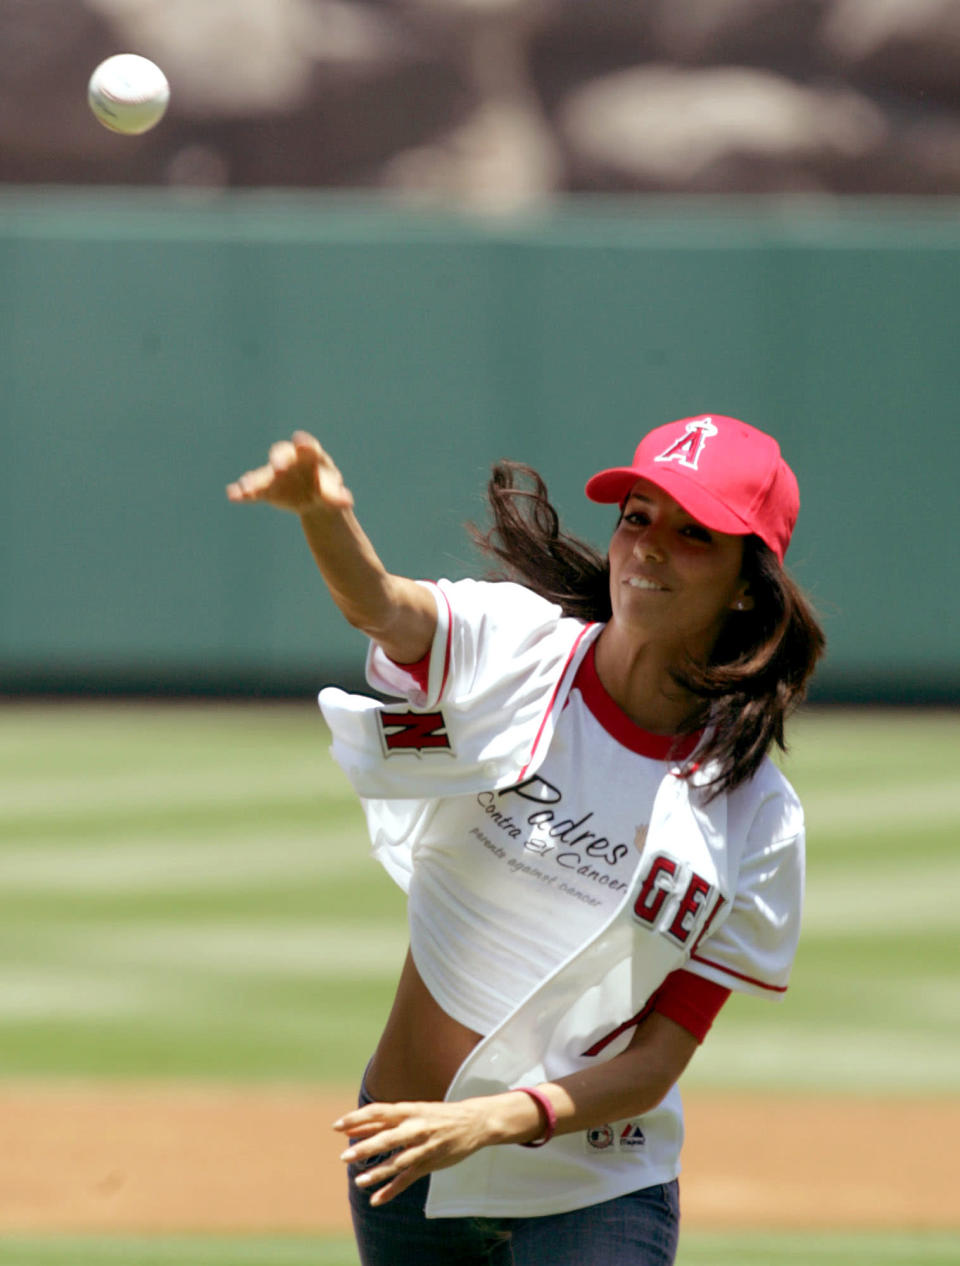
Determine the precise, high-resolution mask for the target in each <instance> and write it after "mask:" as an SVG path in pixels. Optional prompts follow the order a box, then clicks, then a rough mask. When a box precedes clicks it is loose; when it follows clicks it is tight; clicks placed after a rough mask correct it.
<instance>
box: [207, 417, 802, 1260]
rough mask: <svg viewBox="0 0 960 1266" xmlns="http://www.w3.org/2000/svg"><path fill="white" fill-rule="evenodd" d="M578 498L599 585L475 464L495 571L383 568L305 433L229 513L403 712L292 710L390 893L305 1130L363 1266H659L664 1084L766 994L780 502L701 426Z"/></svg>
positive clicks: (784, 650)
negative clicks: (315, 1124) (343, 797)
mask: <svg viewBox="0 0 960 1266" xmlns="http://www.w3.org/2000/svg"><path fill="white" fill-rule="evenodd" d="M518 472H520V473H523V474H524V476H525V477H526V478H527V479H529V480H532V488H524V487H517V486H516V483H515V476H516V475H517V473H518ZM586 491H587V495H588V496H589V497H590V498H591V499H592V500H594V501H597V502H600V503H609V504H615V505H618V506H619V508H620V516H619V520H618V522H617V526H616V528H615V530H614V533H613V537H612V539H611V542H610V548H609V555H608V558H607V559H604V558H602V557H600V556H599V555H598V554H596V552H595V551H593V550H591V549H590V548H589V547H587V546H585V545H584V544H582V543H581V542H578V541H576V540H574V539H573V538H570V537H568V536H565V535H563V534H562V533H561V532H560V531H559V528H558V522H557V516H556V514H555V513H554V511H553V509H552V507H551V506H550V504H549V502H548V501H547V498H546V490H545V488H544V486H543V484H542V481H540V480H539V477H538V476H536V475H535V473H534V472H531V471H528V470H526V468H518V467H515V466H512V465H509V464H506V463H504V464H501V465H499V466H497V467H495V468H494V476H493V479H492V480H491V487H490V495H491V504H492V510H493V515H494V527H493V529H492V530H491V532H490V533H489V534H488V535H487V536H485V537H481V536H480V535H479V534H477V533H475V535H476V536H477V539H478V540H479V541H480V543H481V544H483V545H485V547H486V548H487V549H488V550H489V551H490V552H492V553H493V554H495V555H496V556H497V557H498V558H499V559H500V560H501V562H502V563H503V564H504V565H505V567H506V575H507V577H508V578H507V579H504V580H501V581H498V582H487V583H482V582H475V581H472V580H463V581H459V582H456V583H451V582H449V581H439V582H438V583H436V584H429V583H425V582H417V581H413V580H410V579H406V578H404V577H399V576H395V575H391V574H390V573H388V572H387V571H386V569H385V568H384V566H383V564H382V563H381V562H380V560H379V558H378V556H377V554H376V553H375V551H374V550H373V548H372V546H371V545H370V542H369V541H368V539H367V538H366V536H365V535H364V533H363V532H362V530H361V528H360V526H359V524H358V522H357V520H356V518H355V517H354V514H353V509H352V506H353V499H352V497H351V494H350V492H349V491H348V489H347V488H346V486H345V484H344V482H343V479H342V477H341V475H340V473H339V471H338V470H337V469H336V467H335V466H334V464H333V462H332V461H331V459H330V458H329V456H328V455H327V454H326V453H325V452H324V451H323V450H322V449H321V447H320V445H319V444H318V443H317V441H316V440H315V439H313V437H312V436H309V435H307V434H305V433H303V432H298V433H297V434H296V435H294V437H293V440H292V442H289V443H281V444H278V445H275V446H274V447H273V448H272V449H271V452H270V461H269V464H268V465H266V466H264V467H261V468H260V469H258V470H255V471H251V472H250V473H248V474H247V475H244V476H243V477H242V478H241V479H240V480H238V481H237V482H236V483H234V484H231V485H230V487H229V488H228V495H229V497H230V498H231V499H232V500H234V501H238V502H241V501H264V502H268V503H270V504H272V505H275V506H279V507H281V508H284V509H288V510H292V511H294V512H295V513H297V514H298V515H299V516H300V519H301V523H302V525H303V530H304V532H305V534H306V538H307V541H308V543H309V545H310V548H311V550H312V552H313V555H314V557H315V559H316V562H317V565H318V567H319V568H320V571H321V573H322V575H323V578H324V580H325V581H326V583H327V585H328V587H329V589H330V592H331V594H332V595H333V598H334V600H335V602H336V603H337V605H338V606H339V608H340V610H341V611H342V612H343V614H344V616H345V617H346V618H347V620H348V621H349V622H350V623H351V624H353V625H355V626H356V627H357V628H360V629H362V630H363V631H364V632H365V633H366V634H367V635H368V636H369V638H370V639H371V647H370V653H369V656H368V662H367V676H368V680H369V681H370V683H371V685H372V686H373V687H375V688H376V689H378V690H379V691H380V692H382V693H385V694H392V695H395V696H400V697H401V699H402V700H403V702H401V703H399V704H390V705H383V704H381V703H379V702H377V701H376V700H373V699H367V698H365V697H363V696H355V695H346V694H344V693H343V692H342V691H339V690H335V689H331V688H328V689H326V690H324V691H322V692H321V696H320V703H321V707H322V709H323V712H324V716H325V717H326V719H327V721H328V722H329V724H330V726H331V729H332V731H333V735H334V748H333V750H334V755H335V756H336V758H337V759H338V761H339V762H340V763H341V765H342V766H343V767H344V769H345V770H346V772H347V773H348V775H349V777H350V779H351V781H352V783H353V785H354V787H355V788H356V790H357V791H358V793H359V794H360V796H361V798H362V800H363V803H364V807H365V809H366V812H367V816H368V823H369V826H370V832H371V837H372V840H373V845H374V851H375V853H376V855H377V856H378V857H379V859H380V860H381V861H382V863H383V864H384V866H385V867H386V868H387V870H388V871H389V872H390V873H391V875H393V877H394V878H395V879H396V880H397V881H398V882H399V883H400V884H401V885H402V886H403V887H404V888H405V889H406V890H407V891H408V894H409V898H408V900H409V915H410V932H411V949H410V953H409V954H408V957H407V961H406V964H405V966H404V968H403V972H402V974H401V977H400V982H399V986H398V990H397V995H396V999H395V1002H394V1005H393V1008H392V1011H391V1014H390V1016H389V1019H388V1021H387V1024H386V1028H385V1030H384V1033H383V1036H382V1038H381V1040H380V1043H379V1045H378V1047H377V1049H376V1051H375V1053H374V1055H373V1058H372V1059H371V1061H370V1064H369V1066H368V1068H367V1072H366V1075H365V1077H364V1082H363V1086H362V1088H361V1098H360V1106H359V1107H358V1109H357V1110H355V1111H352V1112H349V1113H347V1114H345V1115H344V1116H343V1117H342V1118H341V1120H339V1121H337V1122H336V1123H335V1124H334V1128H335V1129H336V1130H339V1131H341V1132H342V1133H343V1134H345V1135H347V1136H348V1138H349V1143H348V1145H347V1147H346V1150H345V1151H344V1153H343V1159H344V1161H345V1162H347V1164H348V1166H349V1170H348V1172H349V1175H350V1199H351V1207H352V1210H353V1215H354V1223H355V1227H356V1231H357V1238H358V1243H359V1246H360V1253H361V1259H362V1261H363V1262H364V1263H365V1266H380V1264H386V1263H390V1266H395V1264H396V1263H398V1262H405V1261H411V1262H413V1261H416V1262H417V1263H419V1264H420V1266H438V1264H439V1263H460V1264H463V1263H474V1262H476V1263H481V1262H483V1263H495V1264H503V1266H506V1264H507V1263H515V1264H516V1266H546V1263H547V1262H549V1263H550V1264H551V1266H574V1264H579V1263H595V1262H604V1263H616V1264H621V1266H626V1264H627V1263H637V1264H640V1266H668V1264H669V1263H670V1262H672V1261H673V1260H674V1255H675V1251H676V1241H677V1226H678V1216H679V1215H678V1198H677V1181H676V1179H677V1174H678V1172H679V1168H680V1165H679V1153H680V1145H681V1141H682V1134H683V1126H682V1114H681V1107H680V1101H679V1095H678V1092H677V1089H676V1083H677V1081H678V1079H679V1077H680V1075H681V1073H682V1072H683V1070H684V1069H685V1067H686V1066H687V1064H688V1062H689V1060H690V1059H691V1057H692V1055H693V1053H694V1051H695V1050H696V1048H697V1046H698V1044H699V1043H700V1042H702V1040H703V1038H704V1037H705V1035H706V1033H707V1031H708V1029H709V1027H710V1025H711V1023H712V1021H713V1019H714V1018H715V1016H716V1014H717V1013H718V1011H719V1010H720V1008H721V1006H722V1005H723V1003H724V1001H725V1000H726V998H727V997H728V996H729V993H730V991H731V990H734V989H736V990H739V991H742V992H747V993H752V994H755V995H758V996H764V997H777V996H780V995H782V993H783V991H784V990H785V988H786V984H787V978H788V976H789V971H790V965H791V961H792V958H793V954H794V950H795V947H796V941H797V935H798V930H799V916H800V902H801V889H802V876H803V822H802V813H801V809H800V806H799V804H798V802H797V800H796V797H795V795H794V793H793V791H792V789H791V788H790V786H789V784H788V783H787V782H786V780H785V779H784V778H783V776H782V775H781V774H780V773H779V771H778V770H777V769H776V767H775V766H774V765H773V763H772V762H771V761H770V759H769V758H768V755H767V753H768V750H769V749H770V747H771V745H772V744H774V743H776V744H778V745H780V746H781V747H782V746H783V723H784V718H785V716H786V715H787V713H788V712H789V711H790V710H791V708H792V707H793V706H794V705H795V704H796V703H797V702H798V701H799V699H800V698H801V697H802V694H803V691H804V688H805V685H806V682H807V680H808V678H809V676H810V674H811V672H812V671H813V668H814V665H815V663H816V661H817V659H818V657H819V655H820V654H821V652H822V648H823V637H822V634H821V631H820V629H819V627H818V625H817V622H816V619H815V617H814V615H813V612H812V611H811V609H810V607H809V605H808V604H807V602H806V601H805V599H804V598H803V596H802V594H801V593H800V592H799V590H798V589H797V588H796V586H795V585H794V584H793V582H792V581H791V580H790V579H789V578H788V577H787V575H786V574H785V572H784V571H783V569H782V565H781V564H782V561H783V555H784V552H785V550H786V548H787V544H788V542H789V539H790V534H791V532H792V529H793V525H794V522H795V520H796V515H797V510H798V506H799V498H798V494H797V485H796V480H795V479H794V476H793V474H792V472H791V471H790V469H789V467H788V466H787V465H786V463H785V462H784V460H783V458H782V457H781V455H780V449H779V446H778V445H777V443H776V441H775V440H773V439H772V438H771V437H770V436H768V435H765V434H764V433H763V432H761V431H758V430H756V429H755V428H753V427H750V426H748V425H747V424H745V423H743V422H740V421H738V420H737V419H734V418H726V417H718V416H703V417H697V418H689V419H682V420H681V421H679V422H673V423H670V424H668V425H666V426H662V427H659V428H657V429H656V430H654V431H652V432H650V433H649V434H648V435H647V436H646V437H645V438H644V439H643V440H642V441H641V443H640V445H639V447H638V448H637V450H636V453H635V456H634V459H633V462H632V463H631V464H630V465H629V466H625V467H616V468H612V469H608V470H604V471H601V472H600V473H599V474H597V475H594V476H593V478H592V479H590V480H589V482H588V484H587V489H586ZM513 1144H521V1145H523V1146H520V1147H517V1146H511V1145H513Z"/></svg>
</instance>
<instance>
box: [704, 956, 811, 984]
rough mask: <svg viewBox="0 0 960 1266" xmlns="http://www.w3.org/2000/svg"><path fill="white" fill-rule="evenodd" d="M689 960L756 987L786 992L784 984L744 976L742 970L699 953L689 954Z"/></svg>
mask: <svg viewBox="0 0 960 1266" xmlns="http://www.w3.org/2000/svg"><path fill="white" fill-rule="evenodd" d="M690 958H691V960H693V961H695V962H698V963H703V965H704V967H712V968H713V969H714V971H722V972H723V974H724V975H725V976H733V978H734V979H735V980H743V981H746V983H747V984H748V985H756V986H757V988H758V989H769V990H770V992H771V993H786V992H787V986H786V985H768V984H767V982H766V981H765V980H757V979H756V977H754V976H744V974H743V973H742V972H739V971H734V970H733V968H732V967H724V965H723V963H714V962H713V961H712V960H711V959H709V958H704V957H703V956H702V955H700V954H691V955H690Z"/></svg>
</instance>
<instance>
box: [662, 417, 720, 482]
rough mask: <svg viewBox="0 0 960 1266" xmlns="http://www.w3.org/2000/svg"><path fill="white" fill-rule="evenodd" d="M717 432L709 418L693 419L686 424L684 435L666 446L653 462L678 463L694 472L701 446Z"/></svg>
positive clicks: (701, 450)
mask: <svg viewBox="0 0 960 1266" xmlns="http://www.w3.org/2000/svg"><path fill="white" fill-rule="evenodd" d="M717 434H719V432H718V431H717V428H716V427H715V426H714V425H713V423H712V422H711V420H710V419H709V418H694V419H693V420H692V421H690V422H688V423H687V425H686V429H685V431H684V434H683V435H681V436H680V438H679V439H678V440H674V441H673V443H672V444H670V445H668V446H667V447H666V448H665V449H664V450H663V452H662V453H661V454H660V455H659V457H655V458H654V459H653V460H654V461H655V462H679V463H680V465H681V466H686V467H687V468H688V470H696V469H697V463H698V462H699V461H700V454H701V453H702V452H703V446H704V444H706V442H707V440H708V439H710V437H711V436H712V435H717Z"/></svg>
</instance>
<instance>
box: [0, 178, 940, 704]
mask: <svg viewBox="0 0 960 1266" xmlns="http://www.w3.org/2000/svg"><path fill="white" fill-rule="evenodd" d="M0 387H2V409H3V413H2V433H3V452H4V458H5V460H4V463H3V470H2V481H3V482H2V501H0V516H2V521H0V528H2V531H0V566H2V577H3V587H2V596H0V675H2V681H0V693H8V694H9V693H23V692H28V691H31V690H38V689H49V690H57V689H92V690H99V689H103V688H109V687H121V688H122V687H130V688H139V689H149V688H153V689H156V690H160V691H172V690H178V689H183V688H191V689H200V690H217V689H229V690H241V691H245V692H246V691H250V692H253V693H269V692H271V691H274V690H300V689H307V688H309V689H312V687H313V685H314V684H319V683H321V682H323V681H325V680H328V679H330V678H333V677H343V676H344V675H347V676H349V675H350V674H351V672H355V670H356V668H357V666H358V663H359V661H360V658H361V656H362V650H363V648H362V642H361V639H360V638H359V636H358V635H357V634H355V633H353V632H352V631H351V630H349V629H345V628H344V627H342V626H341V623H340V622H339V620H338V618H337V617H336V616H335V614H334V612H333V611H332V609H331V606H330V603H329V601H328V600H327V599H326V597H325V594H324V592H323V591H322V589H321V587H320V585H319V583H318V580H317V578H316V576H315V574H314V571H313V568H312V564H311V562H310V560H309V557H308V555H307V553H306V550H305V548H304V547H303V545H302V543H301V541H300V539H299V528H298V525H297V523H296V521H295V520H293V519H292V518H288V517H286V516H283V515H280V514H277V513H275V512H271V511H269V510H266V509H263V508H261V507H255V508H254V507H235V506H232V505H229V504H228V503H227V501H226V499H225V496H224V491H223V490H224V485H225V483H226V482H227V481H228V479H230V478H231V477H233V476H234V475H236V474H238V473H239V472H240V471H242V470H243V469H245V468H246V467H247V466H249V465H253V464H256V463H258V462H259V461H261V460H262V459H263V457H264V455H265V452H266V449H267V447H268V445H269V443H270V442H271V441H272V440H274V439H276V438H279V437H282V436H285V435H287V434H288V433H289V432H290V431H291V430H293V429H294V428H295V427H307V428H309V429H312V430H314V431H315V432H316V434H317V435H318V436H319V437H320V438H321V439H322V441H323V442H324V443H325V444H326V445H327V446H328V447H329V448H330V450H331V452H332V453H333V454H334V456H335V457H336V459H337V460H338V462H339V463H340V464H341V466H342V468H343V470H344V471H345V473H346V476H347V479H348V482H349V483H350V485H351V486H352V488H353V489H354V491H355V494H356V499H357V505H358V510H359V513H360V515H361V517H362V519H363V521H364V523H365V524H366V525H367V527H368V529H369V531H370V534H371V536H372V537H373V539H374V541H375V542H376V543H377V544H378V546H379V548H380V550H381V552H382V554H383V556H384V558H385V561H386V562H387V565H388V566H389V567H391V568H392V569H395V570H401V571H408V572H411V573H413V574H417V575H430V576H436V575H447V576H451V577H455V576H460V575H463V574H468V573H475V572H476V571H477V568H478V566H479V564H478V560H477V558H476V556H475V555H474V553H473V552H472V550H471V548H470V547H469V545H468V543H467V539H466V536H465V533H464V531H463V528H462V525H463V523H464V522H465V521H466V520H467V519H470V518H476V517H478V516H482V514H483V485H484V482H485V478H486V473H487V471H488V468H489V464H490V462H491V461H492V460H494V459H496V458H498V457H501V456H509V457H514V458H517V459H519V460H522V461H527V462H531V463H533V464H534V465H536V466H538V467H539V469H540V470H541V471H542V472H543V474H544V476H545V477H546V479H547V481H548V484H549V486H550V489H551V492H552V494H553V496H554V499H555V500H556V502H557V503H558V504H559V506H560V507H561V508H562V509H563V511H564V512H565V515H566V520H567V524H568V526H569V527H570V528H571V529H572V530H574V531H576V532H578V533H580V534H582V535H584V536H587V537H588V538H589V539H591V540H593V541H594V542H596V543H598V544H599V543H602V542H603V540H604V539H605V537H606V535H607V533H608V531H609V529H610V527H611V525H612V522H611V519H610V515H609V513H608V512H607V511H606V510H605V509H604V508H601V507H596V506H593V505H591V504H589V503H588V502H586V501H585V499H584V498H583V494H582V488H583V483H584V480H585V478H586V476H587V475H588V474H590V473H592V471H593V470H594V469H596V468H597V467H598V466H600V465H607V464H611V463H619V462H621V461H623V460H625V459H626V458H627V457H628V456H629V455H630V453H631V452H632V448H633V446H634V444H635V442H636V439H637V438H638V437H639V435H640V433H641V432H642V431H643V430H644V429H646V428H648V427H650V426H652V425H656V424H658V423H660V422H663V421H668V420H670V419H672V418H675V417H681V416H686V415H689V414H693V413H701V412H710V411H713V412H717V413H728V414H734V415H736V416H740V417H743V418H745V419H746V420H748V421H751V422H754V423H756V424H758V425H760V426H762V427H765V428H769V429H770V430H772V431H774V432H775V433H776V434H777V435H778V436H779V437H780V439H781V442H782V446H783V449H784V451H785V453H786V455H787V457H788V459H789V460H790V462H791V464H792V465H793V466H794V468H795V469H796V470H797V472H798V475H799V478H800V484H801V491H802V495H803V509H802V512H801V519H800V524H799V527H798V530H797V533H796V536H795V538H794V544H793V546H792V549H791V553H790V556H789V559H788V561H789V562H790V563H791V565H792V568H793V570H794V572H795V573H796V574H797V576H798V577H799V578H800V580H801V581H802V582H803V583H804V584H805V585H806V586H807V587H808V589H809V590H810V591H811V592H812V593H813V595H814V597H815V600H816V601H817V602H818V604H819V606H820V609H821V611H822V613H823V615H824V619H825V623H826V626H827V630H828V633H829V637H830V645H831V653H830V658H829V662H828V664H827V666H826V668H825V670H824V672H823V674H822V676H821V681H820V685H819V687H818V692H817V693H818V695H819V697H822V698H828V697H830V698H844V699H869V698H882V699H885V700H903V701H911V700H920V699H927V700H931V699H940V700H956V699H960V655H958V641H960V636H958V635H960V584H958V580H960V562H958V560H960V547H958V545H957V541H956V530H955V522H956V518H957V502H958V495H957V489H956V485H957V471H958V467H960V435H958V403H957V402H958V396H960V206H958V205H957V204H956V203H952V202H949V201H942V202H934V203H916V202H907V203H903V202H896V201H894V202H886V201H883V202H878V201H871V202H869V203H856V202H853V203H849V202H840V203H838V202H827V203H821V202H799V203H798V202H793V201H787V202H779V201H777V202H760V203H758V202H755V201H754V202H748V203H744V202H731V201H725V200H722V201H713V200H710V201H704V200H698V201H685V202H677V201H663V200H643V201H635V202H605V201H599V202H598V201H593V200H588V201H577V200H574V201H564V202H561V203H558V204H555V205H553V206H552V207H551V208H550V209H549V210H546V211H543V212H538V213H535V214H527V215H525V216H523V217H517V218H503V217H501V218H497V219H481V218H471V217H469V216H466V215H460V214H456V213H453V212H450V213H444V214H438V213H428V212H421V211H415V210H410V209H406V210H405V209H396V208H389V207H385V206H384V205H383V204H382V203H380V204H377V203H371V202H369V201H363V200H358V199H354V198H344V197H329V196H320V195H303V196H295V195H290V194H284V195H283V196H280V195H272V194H268V193H244V194H229V195H216V196H210V197H209V198H204V197H197V198H196V199H195V200H190V199H189V198H184V197H183V196H182V195H175V194H168V193H165V192H156V193H153V192H141V193H139V194H132V193H131V192H129V191H125V192H120V191H111V190H97V191H91V192H80V191H73V192H70V191H67V192H65V191H62V190H60V191H53V190H29V191H25V190H13V189H8V190H7V191H6V192H0Z"/></svg>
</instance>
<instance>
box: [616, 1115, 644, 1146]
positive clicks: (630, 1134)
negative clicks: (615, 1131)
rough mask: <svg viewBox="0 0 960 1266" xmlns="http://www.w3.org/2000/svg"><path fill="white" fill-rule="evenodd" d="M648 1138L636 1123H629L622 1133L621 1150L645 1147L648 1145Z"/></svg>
mask: <svg viewBox="0 0 960 1266" xmlns="http://www.w3.org/2000/svg"><path fill="white" fill-rule="evenodd" d="M646 1141H647V1140H646V1136H645V1135H644V1133H643V1130H641V1129H640V1126H639V1125H638V1124H637V1123H636V1121H628V1122H627V1124H626V1125H625V1126H624V1127H623V1129H622V1130H621V1131H620V1139H619V1144H620V1148H621V1150H623V1149H629V1148H632V1147H643V1146H644V1145H645V1144H646Z"/></svg>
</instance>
